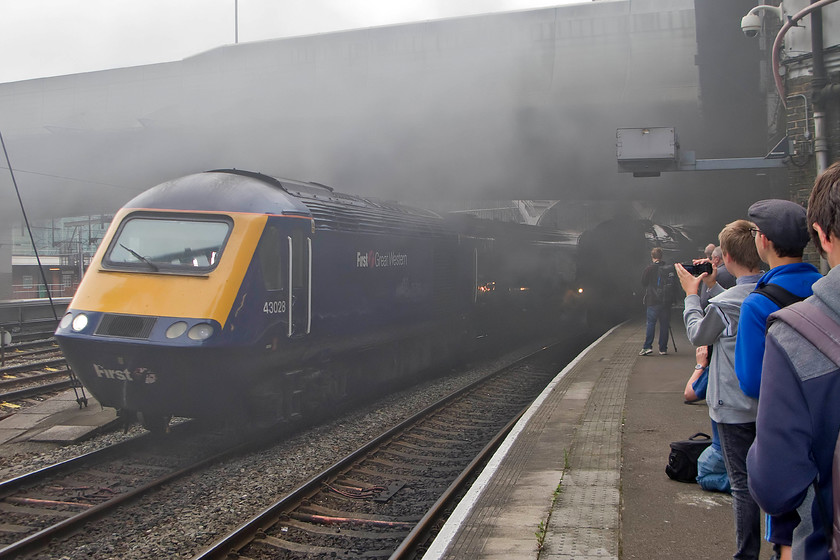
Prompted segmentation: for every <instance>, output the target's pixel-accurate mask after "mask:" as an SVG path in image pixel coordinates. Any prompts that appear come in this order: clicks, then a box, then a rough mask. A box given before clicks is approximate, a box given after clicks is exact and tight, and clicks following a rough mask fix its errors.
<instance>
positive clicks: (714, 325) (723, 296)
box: [683, 275, 760, 424]
mask: <svg viewBox="0 0 840 560" xmlns="http://www.w3.org/2000/svg"><path fill="white" fill-rule="evenodd" d="M759 276H760V275H755V276H745V277H742V278H740V279H739V283H738V284H736V285H735V286H733V287H731V288H729V289H728V290H725V291H723V290H722V289H721V288H720V287H719V286H715V288H713V289H712V293H717V295H715V296H714V297H712V298H711V299H710V300H709V305H708V306H707V307H706V309H705V310H704V309H703V308H701V307H700V297H699V296H697V295H696V294H692V295H689V296H686V298H685V311H684V312H683V321H684V322H685V330H686V334H687V335H688V340H689V341H690V342H691V343H692V344H693V345H694V346H708V345H711V346H712V357H711V360H710V361H709V387H708V389H707V391H706V403H707V404H708V405H709V416H710V417H711V418H712V420H714V421H715V422H719V423H722V424H745V423H747V422H755V417H756V412H757V410H758V399H753V398H751V397H748V396H747V395H745V394H744V392H743V391H742V390H741V387H740V385H739V384H738V377H737V376H736V375H735V335H736V334H737V333H738V319H739V317H740V316H741V302H743V301H744V298H746V297H747V295H749V293H750V292H752V291H753V290H754V289H755V286H756V281H757V280H758V278H759Z"/></svg>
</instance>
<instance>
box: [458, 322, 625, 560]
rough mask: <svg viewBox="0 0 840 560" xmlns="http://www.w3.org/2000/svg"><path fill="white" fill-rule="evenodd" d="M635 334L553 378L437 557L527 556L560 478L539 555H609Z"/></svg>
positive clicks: (608, 342)
mask: <svg viewBox="0 0 840 560" xmlns="http://www.w3.org/2000/svg"><path fill="white" fill-rule="evenodd" d="M638 333H639V326H638V324H633V325H624V326H622V327H619V328H617V329H616V330H615V331H614V332H613V333H612V334H610V335H609V336H608V337H606V338H605V339H604V340H602V341H601V342H600V344H599V345H598V347H597V349H595V350H594V351H592V352H590V353H589V354H587V355H586V356H585V357H584V358H583V359H582V360H581V361H580V362H579V363H578V364H577V365H575V366H574V367H573V368H572V369H571V370H570V371H568V372H567V374H566V375H565V377H563V378H562V379H561V380H559V382H558V383H557V385H556V386H555V388H554V390H553V391H552V393H551V395H550V396H549V397H548V398H547V399H546V400H545V401H544V402H543V404H542V406H541V407H540V409H539V410H538V411H537V412H536V413H535V414H534V416H533V417H532V418H531V420H530V422H529V424H528V426H527V427H526V428H525V429H524V430H523V431H522V432H521V433H520V434H519V438H518V439H517V441H516V442H515V443H514V444H513V446H512V447H511V449H510V452H509V453H508V455H507V456H506V457H505V459H504V461H503V464H502V465H501V466H500V468H499V469H498V471H497V472H496V473H495V474H494V476H493V478H492V480H491V482H490V484H489V485H488V486H487V487H486V488H485V489H484V491H483V493H482V494H481V496H480V497H479V498H478V500H477V502H476V504H475V507H474V508H473V509H472V511H471V513H470V515H469V517H468V518H467V519H466V520H464V522H463V523H462V525H461V528H460V531H459V533H458V534H457V535H456V536H455V537H454V538H453V539H452V542H451V543H450V545H449V546H448V548H447V549H446V552H445V553H444V554H443V557H444V558H496V557H498V558H508V557H511V556H510V554H514V555H515V556H516V557H530V558H536V556H537V551H536V537H535V535H534V531H535V530H536V528H537V524H538V523H539V520H540V519H545V517H546V516H547V514H548V511H549V509H550V508H551V498H552V493H553V490H554V488H555V487H556V486H557V484H558V483H559V482H560V481H561V479H562V481H563V482H562V484H561V492H559V494H558V495H557V499H556V501H555V503H554V507H553V511H552V515H551V520H550V522H549V524H548V527H547V534H546V539H545V543H544V547H543V550H542V551H540V553H539V557H540V558H541V559H549V558H550V559H555V558H556V559H566V558H575V559H583V560H585V559H587V558H616V559H617V558H618V542H619V539H618V532H619V501H620V497H619V483H620V480H619V476H620V467H621V430H622V421H623V410H624V401H625V396H626V392H627V380H628V376H629V374H630V371H631V370H632V368H633V364H634V363H635V360H636V358H637V352H638V340H637V339H638V338H639V337H638ZM547 428H548V429H547ZM547 433H548V434H550V435H547ZM551 438H553V439H551ZM567 460H568V467H569V468H568V471H567V472H566V473H565V477H564V473H563V470H564V468H565V466H566V464H565V463H566V461H567ZM547 461H548V463H549V464H550V466H549V467H548V468H546V462H547ZM517 523H520V524H521V525H520V526H516V524H517Z"/></svg>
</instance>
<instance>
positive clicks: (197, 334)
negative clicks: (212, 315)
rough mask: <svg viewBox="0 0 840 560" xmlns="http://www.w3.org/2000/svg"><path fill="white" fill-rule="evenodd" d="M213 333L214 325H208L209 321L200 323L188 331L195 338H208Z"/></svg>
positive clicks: (188, 334)
mask: <svg viewBox="0 0 840 560" xmlns="http://www.w3.org/2000/svg"><path fill="white" fill-rule="evenodd" d="M212 335H213V326H212V325H208V324H207V323H199V324H197V325H195V326H193V328H191V329H190V331H189V332H188V333H187V336H189V337H190V338H191V339H193V340H207V339H208V338H210V337H211V336H212Z"/></svg>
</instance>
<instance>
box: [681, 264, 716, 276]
mask: <svg viewBox="0 0 840 560" xmlns="http://www.w3.org/2000/svg"><path fill="white" fill-rule="evenodd" d="M680 264H681V265H682V267H683V268H684V269H686V270H687V271H688V272H689V273H690V274H691V275H692V276H700V275H701V274H703V273H704V272H705V273H706V274H711V273H712V263H708V262H704V263H700V264H692V263H680Z"/></svg>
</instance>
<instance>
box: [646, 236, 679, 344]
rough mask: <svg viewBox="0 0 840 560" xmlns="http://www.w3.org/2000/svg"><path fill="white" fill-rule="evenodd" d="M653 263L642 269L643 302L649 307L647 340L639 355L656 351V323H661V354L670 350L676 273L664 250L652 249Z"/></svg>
mask: <svg viewBox="0 0 840 560" xmlns="http://www.w3.org/2000/svg"><path fill="white" fill-rule="evenodd" d="M650 260H651V264H649V265H648V267H647V268H646V269H645V270H644V272H642V286H644V288H645V296H644V299H643V301H642V303H644V304H645V307H646V309H647V311H646V315H645V320H646V323H645V342H644V344H643V345H642V350H641V351H640V352H639V356H650V355H651V354H653V338H654V335H655V332H656V323H657V322H659V354H660V355H663V356H664V355H665V354H667V353H668V331H669V329H670V328H671V304H672V303H673V301H674V295H675V294H674V292H676V286H677V282H676V273H675V272H674V267H673V266H669V265H668V264H666V263H665V261H664V260H663V259H662V249H661V248H660V247H654V248H653V249H651V251H650Z"/></svg>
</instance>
